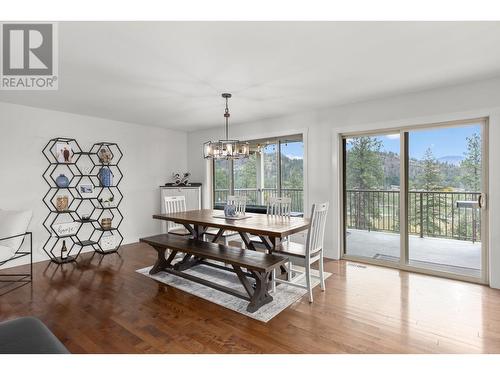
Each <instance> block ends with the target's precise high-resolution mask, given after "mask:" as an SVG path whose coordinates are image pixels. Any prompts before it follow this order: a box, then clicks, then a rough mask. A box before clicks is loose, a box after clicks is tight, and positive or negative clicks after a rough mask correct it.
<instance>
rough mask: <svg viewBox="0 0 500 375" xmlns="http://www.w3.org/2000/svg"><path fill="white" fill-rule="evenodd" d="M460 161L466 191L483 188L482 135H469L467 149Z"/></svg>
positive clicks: (462, 180)
mask: <svg viewBox="0 0 500 375" xmlns="http://www.w3.org/2000/svg"><path fill="white" fill-rule="evenodd" d="M464 156H465V158H464V160H462V162H461V163H460V169H461V182H462V184H463V186H464V188H465V190H466V191H480V190H481V137H480V135H479V134H477V133H474V134H473V135H472V136H471V137H467V151H466V152H465V153H464Z"/></svg>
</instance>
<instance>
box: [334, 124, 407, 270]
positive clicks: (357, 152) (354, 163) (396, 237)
mask: <svg viewBox="0 0 500 375" xmlns="http://www.w3.org/2000/svg"><path fill="white" fill-rule="evenodd" d="M343 142H344V160H345V167H344V168H345V174H344V176H345V191H344V197H345V199H344V201H345V206H344V212H345V232H344V235H345V253H346V254H347V255H353V256H356V257H362V258H370V259H378V260H384V261H388V262H399V257H400V233H399V232H400V231H399V204H400V189H399V187H400V140H399V132H397V133H390V134H376V135H367V136H353V137H345V138H344V140H343Z"/></svg>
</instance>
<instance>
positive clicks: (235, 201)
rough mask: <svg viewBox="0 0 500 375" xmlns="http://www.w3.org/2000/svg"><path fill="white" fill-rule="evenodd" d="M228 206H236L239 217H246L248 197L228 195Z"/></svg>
mask: <svg viewBox="0 0 500 375" xmlns="http://www.w3.org/2000/svg"><path fill="white" fill-rule="evenodd" d="M227 204H232V205H234V206H235V207H236V213H237V214H238V215H244V214H245V210H246V208H247V197H245V196H240V195H228V196H227Z"/></svg>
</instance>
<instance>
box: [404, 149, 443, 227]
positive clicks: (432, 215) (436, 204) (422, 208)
mask: <svg viewBox="0 0 500 375" xmlns="http://www.w3.org/2000/svg"><path fill="white" fill-rule="evenodd" d="M440 164H441V163H439V162H438V161H437V160H436V158H435V157H434V154H433V153H432V150H431V148H430V147H429V148H427V150H426V151H425V154H424V157H423V158H422V160H421V161H419V167H420V171H419V174H418V176H417V179H416V182H417V187H418V188H419V189H420V190H423V192H420V193H419V194H417V195H415V199H416V200H417V201H416V202H415V204H414V205H413V203H412V202H410V207H411V206H414V207H415V215H413V216H412V218H411V219H410V225H412V226H414V227H415V228H417V227H418V228H419V232H420V236H421V237H423V236H424V234H432V233H435V232H439V230H440V227H441V225H442V224H444V225H446V220H447V218H446V217H441V216H440V215H441V214H442V212H441V210H440V207H441V206H443V205H446V204H447V201H446V200H447V198H446V196H445V195H441V194H435V193H434V192H436V191H442V190H443V176H442V174H441V168H440ZM429 192H430V193H429Z"/></svg>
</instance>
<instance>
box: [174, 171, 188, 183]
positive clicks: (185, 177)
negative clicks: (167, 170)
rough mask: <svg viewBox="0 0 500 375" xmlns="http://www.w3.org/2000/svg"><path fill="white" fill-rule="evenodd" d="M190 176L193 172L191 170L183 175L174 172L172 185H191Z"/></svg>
mask: <svg viewBox="0 0 500 375" xmlns="http://www.w3.org/2000/svg"><path fill="white" fill-rule="evenodd" d="M190 176H191V173H189V172H186V173H184V175H183V176H182V177H181V174H180V173H172V181H173V182H172V186H191V184H190V183H189V177H190Z"/></svg>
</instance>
